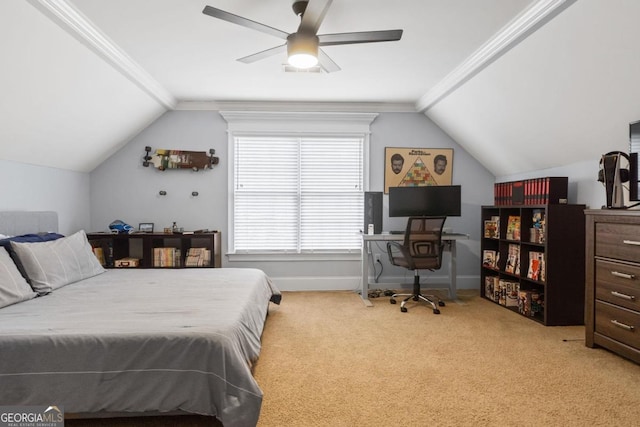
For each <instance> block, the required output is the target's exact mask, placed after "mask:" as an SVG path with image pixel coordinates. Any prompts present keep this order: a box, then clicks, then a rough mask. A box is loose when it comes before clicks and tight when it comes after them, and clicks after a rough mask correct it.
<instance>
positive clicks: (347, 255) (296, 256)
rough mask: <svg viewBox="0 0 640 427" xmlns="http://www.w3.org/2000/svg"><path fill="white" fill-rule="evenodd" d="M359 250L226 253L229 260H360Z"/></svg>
mask: <svg viewBox="0 0 640 427" xmlns="http://www.w3.org/2000/svg"><path fill="white" fill-rule="evenodd" d="M360 252H361V251H359V250H354V251H352V252H331V253H328V252H324V253H286V252H278V253H275V252H262V253H259V252H253V253H227V254H226V255H227V258H228V259H229V261H265V262H283V261H286V262H290V261H360V259H361V255H360Z"/></svg>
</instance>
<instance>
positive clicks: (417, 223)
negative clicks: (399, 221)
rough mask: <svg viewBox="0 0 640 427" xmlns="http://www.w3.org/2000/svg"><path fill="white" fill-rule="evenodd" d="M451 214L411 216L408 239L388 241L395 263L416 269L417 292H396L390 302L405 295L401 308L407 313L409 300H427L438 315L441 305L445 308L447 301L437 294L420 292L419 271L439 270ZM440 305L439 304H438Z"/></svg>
mask: <svg viewBox="0 0 640 427" xmlns="http://www.w3.org/2000/svg"><path fill="white" fill-rule="evenodd" d="M446 219H447V217H444V216H439V217H410V218H409V219H408V220H407V229H406V230H405V233H404V241H403V242H402V243H400V242H394V241H389V242H387V253H388V255H389V262H390V263H391V264H392V265H397V266H399V267H404V268H406V269H409V270H413V272H414V275H413V292H412V293H410V294H393V295H392V296H391V299H390V300H389V302H390V303H391V304H395V303H396V300H395V298H396V297H402V296H405V297H406V298H405V299H404V300H403V301H402V303H401V304H400V311H402V312H403V313H406V312H407V308H406V307H405V305H406V303H407V301H409V300H410V299H413V300H414V301H423V302H426V303H427V304H430V305H431V307H432V308H433V313H434V314H440V310H439V309H438V306H439V307H444V305H445V304H444V301H442V300H441V299H440V298H438V297H437V296H435V295H422V294H421V293H420V274H419V272H418V271H419V270H431V271H434V270H438V269H440V267H441V265H442V251H443V249H444V245H443V243H442V227H443V226H444V221H445V220H446ZM436 304H437V305H436Z"/></svg>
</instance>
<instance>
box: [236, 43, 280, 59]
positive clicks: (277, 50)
mask: <svg viewBox="0 0 640 427" xmlns="http://www.w3.org/2000/svg"><path fill="white" fill-rule="evenodd" d="M286 51H287V44H286V43H285V44H283V45H280V46H276V47H272V48H271V49H267V50H263V51H261V52H258V53H254V54H253V55H249V56H245V57H242V58H238V59H237V61H240V62H244V63H245V64H251V63H252V62H256V61H259V60H261V59H264V58H268V57H270V56H273V55H277V54H278V53H282V52H286Z"/></svg>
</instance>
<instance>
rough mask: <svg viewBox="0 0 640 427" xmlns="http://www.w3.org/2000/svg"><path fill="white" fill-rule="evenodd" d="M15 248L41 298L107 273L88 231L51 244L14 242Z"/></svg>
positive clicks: (32, 285) (79, 232)
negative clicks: (80, 281) (89, 238)
mask: <svg viewBox="0 0 640 427" xmlns="http://www.w3.org/2000/svg"><path fill="white" fill-rule="evenodd" d="M11 247H12V248H13V250H14V251H15V253H16V255H17V256H18V258H19V259H20V262H21V263H22V265H23V266H24V270H25V272H26V273H27V278H28V279H29V283H30V284H31V287H32V288H33V290H34V291H36V292H37V293H38V294H40V295H42V294H46V293H49V292H51V291H52V290H54V289H57V288H61V287H63V286H65V285H68V284H70V283H74V282H77V281H79V280H83V279H87V278H89V277H93V276H96V275H98V274H101V273H104V271H105V269H104V268H102V266H101V265H100V263H99V262H98V259H97V258H96V257H95V255H94V254H93V251H92V250H91V245H90V244H89V241H88V240H87V235H86V233H85V232H84V230H81V231H78V232H77V233H75V234H72V235H71V236H68V237H63V238H61V239H58V240H53V241H50V242H38V243H18V242H11Z"/></svg>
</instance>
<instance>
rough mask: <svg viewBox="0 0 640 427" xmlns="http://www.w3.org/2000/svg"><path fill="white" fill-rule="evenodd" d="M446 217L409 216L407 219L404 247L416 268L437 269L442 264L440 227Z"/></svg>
mask: <svg viewBox="0 0 640 427" xmlns="http://www.w3.org/2000/svg"><path fill="white" fill-rule="evenodd" d="M446 219H447V217H445V216H437V217H409V219H408V220H407V229H406V231H405V233H404V247H405V248H406V249H407V251H408V253H409V255H410V256H411V258H413V261H414V264H415V266H416V268H430V269H438V268H440V266H441V265H442V251H443V248H444V245H443V243H442V228H443V227H444V222H445V220H446Z"/></svg>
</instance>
